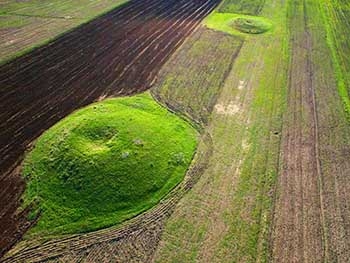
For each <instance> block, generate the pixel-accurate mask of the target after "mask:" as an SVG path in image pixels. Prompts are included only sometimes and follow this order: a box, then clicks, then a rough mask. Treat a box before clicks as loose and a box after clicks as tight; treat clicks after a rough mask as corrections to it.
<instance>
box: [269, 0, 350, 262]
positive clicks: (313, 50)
mask: <svg viewBox="0 0 350 263" xmlns="http://www.w3.org/2000/svg"><path fill="white" fill-rule="evenodd" d="M290 8H291V16H290V28H291V51H292V54H291V64H290V73H289V93H288V108H287V113H286V115H285V120H284V129H283V137H282V145H281V151H282V152H281V160H282V165H281V170H280V177H279V183H278V187H277V194H278V195H277V199H276V204H275V216H274V219H275V220H274V229H273V233H272V258H273V261H274V262H325V261H327V262H347V261H348V259H349V248H350V244H349V241H348V239H346V236H347V234H348V231H349V226H350V225H349V216H348V213H349V206H348V204H349V189H350V184H349V176H348V175H349V174H350V173H349V169H350V168H349V166H350V165H349V159H348V158H346V157H345V156H349V143H348V142H346V141H347V140H346V139H345V138H348V135H346V134H349V125H348V123H347V121H346V118H345V113H344V111H343V109H342V105H341V99H340V97H339V95H338V93H337V87H336V81H335V76H334V71H333V70H334V68H333V66H332V63H331V60H327V59H328V58H330V57H331V55H330V50H329V49H328V47H327V43H326V42H325V41H324V34H325V29H324V28H323V22H322V19H321V15H320V10H319V5H318V3H317V4H316V2H315V3H310V2H307V1H300V2H298V3H297V2H293V3H291V6H290ZM326 58H327V59H326ZM340 182H341V183H340Z"/></svg>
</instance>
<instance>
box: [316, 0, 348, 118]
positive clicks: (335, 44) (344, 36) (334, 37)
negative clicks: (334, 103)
mask: <svg viewBox="0 0 350 263" xmlns="http://www.w3.org/2000/svg"><path fill="white" fill-rule="evenodd" d="M319 6H320V10H321V12H322V17H323V22H324V26H325V28H326V40H327V44H328V46H329V48H330V50H331V54H332V61H333V67H334V71H335V74H336V76H337V82H338V83H337V85H338V92H339V95H340V97H341V99H342V102H343V106H344V109H345V111H346V113H347V118H348V120H350V96H349V94H350V88H349V87H350V56H349V52H350V43H349V33H350V24H349V19H348V18H349V15H350V3H349V1H344V0H322V1H320V3H319Z"/></svg>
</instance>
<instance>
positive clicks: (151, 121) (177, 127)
mask: <svg viewBox="0 0 350 263" xmlns="http://www.w3.org/2000/svg"><path fill="white" fill-rule="evenodd" d="M196 145H197V132H196V130H195V129H193V128H192V127H191V125H190V124H188V123H187V122H186V121H184V120H183V119H180V118H179V117H178V116H176V115H175V114H173V113H170V112H169V111H168V110H166V109H165V108H163V107H161V106H160V105H159V104H157V103H156V102H155V101H154V100H153V99H152V98H151V96H149V95H148V94H144V95H139V96H135V97H126V98H118V99H110V100H106V101H104V102H100V103H96V104H92V105H90V106H88V107H86V108H84V109H81V110H79V111H77V112H75V113H73V114H72V115H70V116H69V117H67V118H65V119H64V120H62V121H60V122H59V123H57V124H56V125H55V126H53V127H52V128H51V129H49V130H48V131H47V132H45V133H44V134H43V135H42V136H41V137H40V138H39V139H38V141H37V142H36V145H35V148H34V149H33V150H32V151H31V152H30V153H29V154H28V155H27V157H26V159H25V161H24V167H23V175H24V176H25V178H26V179H28V185H27V189H26V192H25V194H24V200H25V203H29V202H32V201H35V200H36V203H37V208H38V209H37V211H40V219H39V221H38V223H37V225H36V226H35V227H33V228H32V229H31V231H30V232H29V235H37V234H39V235H40V236H42V235H47V234H62V233H77V232H84V231H89V230H94V229H98V228H102V227H107V226H110V225H112V224H116V223H119V222H122V221H123V220H126V219H128V218H131V217H132V216H135V215H137V214H139V213H141V212H142V211H145V210H146V209H148V208H150V207H152V206H154V205H155V204H157V203H158V202H159V201H160V199H161V198H162V197H164V196H165V195H166V194H167V193H168V192H169V191H170V190H171V189H173V188H174V187H175V186H176V185H177V184H178V183H179V182H180V181H181V180H182V179H183V177H184V174H185V172H186V170H187V168H188V166H189V164H190V162H191V160H192V157H193V155H194V152H195V148H196Z"/></svg>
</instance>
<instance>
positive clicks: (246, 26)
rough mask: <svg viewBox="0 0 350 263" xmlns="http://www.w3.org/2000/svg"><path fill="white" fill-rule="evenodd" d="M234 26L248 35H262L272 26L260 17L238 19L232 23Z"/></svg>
mask: <svg viewBox="0 0 350 263" xmlns="http://www.w3.org/2000/svg"><path fill="white" fill-rule="evenodd" d="M232 26H233V27H234V28H235V29H236V30H238V31H240V32H242V33H246V34H262V33H265V32H267V31H269V30H270V29H271V24H270V23H269V22H267V21H265V20H262V19H260V18H258V17H249V18H247V17H238V18H235V19H234V20H233V21H232Z"/></svg>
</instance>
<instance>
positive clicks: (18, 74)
mask: <svg viewBox="0 0 350 263" xmlns="http://www.w3.org/2000/svg"><path fill="white" fill-rule="evenodd" d="M217 4H218V1H217V0H201V1H175V0H174V1H164V0H147V1H140V0H135V1H131V2H130V3H128V4H126V5H124V6H123V7H122V8H119V9H116V10H114V11H111V12H109V13H108V14H106V15H104V16H102V17H99V18H98V19H96V20H94V21H92V22H90V23H88V24H86V25H84V26H82V27H80V28H78V29H76V30H74V31H72V32H70V33H67V34H65V35H64V36H62V37H61V38H59V39H57V40H56V41H54V42H53V43H50V44H49V45H47V46H44V47H41V48H39V49H37V50H35V51H33V52H32V53H29V54H27V55H25V56H23V57H20V58H18V59H16V60H14V61H12V62H10V63H8V64H5V65H3V66H1V67H0V89H1V94H0V100H1V101H2V103H1V106H0V138H1V140H0V149H1V152H0V184H1V189H2V191H1V193H0V195H1V202H0V215H1V216H0V237H1V239H0V247H1V250H0V255H1V254H3V253H4V251H6V250H7V249H8V248H9V247H10V246H11V244H13V243H15V242H16V240H18V239H19V238H20V237H21V235H22V233H23V232H24V231H25V230H26V228H27V227H28V225H25V224H23V223H22V222H23V221H25V216H26V213H25V212H24V213H22V214H20V215H17V214H16V209H17V207H18V201H19V197H20V195H21V193H22V191H23V187H24V185H23V182H21V179H20V176H19V175H18V173H17V172H16V171H14V168H15V167H16V166H17V165H18V164H19V163H20V161H21V158H22V156H23V153H24V151H25V150H26V148H27V147H28V145H29V144H30V143H31V142H32V141H33V140H34V139H35V138H37V137H38V136H39V135H40V134H41V133H42V132H43V131H45V130H46V129H48V128H49V127H50V126H52V125H53V124H54V123H56V122H57V121H58V120H60V119H62V118H63V117H65V116H67V115H68V114H69V113H71V112H72V111H74V110H75V109H78V108H80V107H82V106H84V105H87V104H89V103H91V102H93V101H96V100H99V99H100V98H101V97H103V98H105V97H111V96H121V95H129V94H133V93H136V92H141V91H144V90H146V89H147V88H149V87H150V85H151V84H152V82H153V80H154V78H155V76H156V74H157V72H158V70H159V69H160V67H161V66H162V65H163V64H164V62H165V61H166V60H167V58H168V57H169V56H170V55H171V54H172V53H173V51H174V50H175V49H176V48H177V47H178V46H179V45H180V44H181V43H182V42H183V41H184V39H185V38H186V37H187V36H188V35H189V34H190V33H191V32H192V31H193V30H194V29H195V28H196V26H197V25H198V24H199V23H200V21H201V20H202V19H203V18H204V17H205V16H206V15H207V14H208V13H209V12H210V11H211V10H212V9H213V8H214V7H215V6H216V5H217Z"/></svg>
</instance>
